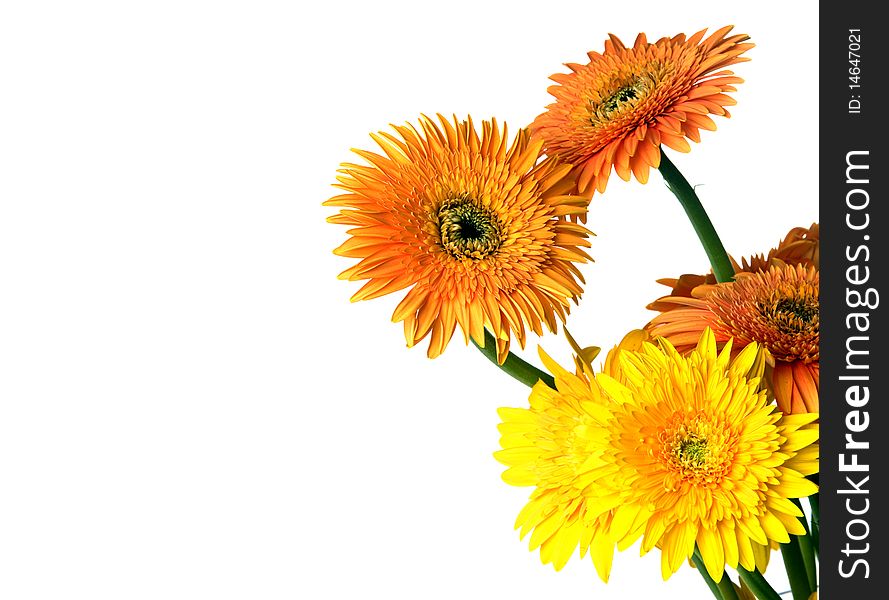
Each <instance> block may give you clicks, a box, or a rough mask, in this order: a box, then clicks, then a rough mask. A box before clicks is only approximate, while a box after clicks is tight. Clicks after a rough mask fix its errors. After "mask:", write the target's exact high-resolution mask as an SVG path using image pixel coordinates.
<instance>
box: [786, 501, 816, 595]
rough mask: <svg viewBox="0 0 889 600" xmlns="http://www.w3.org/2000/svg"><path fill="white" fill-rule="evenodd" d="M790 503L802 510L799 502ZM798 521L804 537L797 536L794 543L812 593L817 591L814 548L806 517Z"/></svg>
mask: <svg viewBox="0 0 889 600" xmlns="http://www.w3.org/2000/svg"><path fill="white" fill-rule="evenodd" d="M791 502H793V503H794V504H796V507H797V508H798V509H800V511H802V510H803V505H802V503H800V501H799V500H797V499H795V498H792V499H791ZM799 520H800V522H801V523H802V524H803V527H804V528H805V530H806V535H800V536H797V537H796V539H795V541H796V543H797V545H798V546H799V550H800V554H801V555H802V557H803V566H804V567H805V569H806V579H807V581H808V582H809V591H810V592H814V591H815V590H816V589H818V567H817V566H816V563H815V547H814V545H813V543H812V536H811V535H810V533H809V525H808V523H806V517H805V516H803V517H800V518H799Z"/></svg>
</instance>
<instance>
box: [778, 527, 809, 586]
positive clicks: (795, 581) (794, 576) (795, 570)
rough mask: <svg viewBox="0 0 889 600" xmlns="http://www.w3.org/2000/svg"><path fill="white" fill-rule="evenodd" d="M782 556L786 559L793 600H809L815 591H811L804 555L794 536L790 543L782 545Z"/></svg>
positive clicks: (785, 566) (785, 563)
mask: <svg viewBox="0 0 889 600" xmlns="http://www.w3.org/2000/svg"><path fill="white" fill-rule="evenodd" d="M781 556H783V557H784V568H785V569H786V570H787V578H788V579H790V590H791V592H792V593H793V600H808V598H809V596H810V595H811V594H812V591H814V590H810V589H809V580H808V578H807V577H806V567H805V564H804V563H803V555H802V552H800V548H799V544H797V542H796V540H795V539H794V538H793V536H791V538H790V542H789V543H787V544H781Z"/></svg>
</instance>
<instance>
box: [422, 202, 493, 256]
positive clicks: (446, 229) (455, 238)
mask: <svg viewBox="0 0 889 600" xmlns="http://www.w3.org/2000/svg"><path fill="white" fill-rule="evenodd" d="M438 229H439V234H440V235H441V245H442V247H443V248H444V250H445V252H447V253H448V254H450V255H451V256H453V257H454V258H466V259H470V260H481V259H483V258H485V257H487V256H489V255H491V254H493V253H494V252H496V251H497V250H499V249H500V246H501V244H502V242H503V235H502V228H501V226H500V222H499V221H498V220H497V218H496V216H495V215H494V213H493V212H492V211H490V210H487V209H485V208H483V207H481V206H478V205H477V204H476V203H475V202H474V201H473V200H472V199H471V198H469V197H466V196H461V197H458V198H449V199H448V200H445V202H444V204H442V205H441V208H440V209H439V210H438Z"/></svg>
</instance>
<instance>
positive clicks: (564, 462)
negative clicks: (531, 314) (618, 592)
mask: <svg viewBox="0 0 889 600" xmlns="http://www.w3.org/2000/svg"><path fill="white" fill-rule="evenodd" d="M637 341H638V340H637ZM618 352H619V354H618V355H617V356H616V362H617V363H619V365H620V371H619V373H617V375H618V377H617V378H616V377H614V376H610V375H608V374H606V373H599V374H597V375H596V376H595V377H594V378H589V377H586V376H584V375H576V374H573V373H570V372H568V371H567V370H565V369H563V368H562V367H560V366H559V365H557V364H556V363H555V362H554V361H553V360H552V359H550V358H549V357H548V356H547V355H546V354H545V353H543V352H542V351H541V357H542V359H543V360H544V363H545V364H546V366H547V368H548V369H550V371H552V373H553V375H554V376H555V380H556V388H557V389H555V390H553V389H551V388H549V387H547V386H545V385H543V384H538V385H536V386H535V387H534V388H533V390H532V392H531V397H530V408H528V409H520V408H503V409H500V416H501V418H502V421H503V422H502V424H501V425H500V431H501V434H502V437H501V447H502V448H503V449H502V450H501V451H499V452H497V453H496V455H495V456H496V457H497V459H498V460H499V461H500V462H502V463H503V464H505V465H507V466H508V467H509V468H508V469H507V470H506V471H505V472H504V473H503V479H504V480H505V481H506V482H507V483H510V484H512V485H521V486H534V488H535V489H534V491H533V492H532V494H531V498H530V501H529V502H528V504H527V505H526V506H525V508H524V509H523V510H522V511H521V513H520V514H519V516H518V518H517V520H516V527H517V528H521V533H522V536H524V535H525V534H526V533H528V532H529V531H532V530H533V533H532V534H531V539H530V547H531V549H532V550H534V549H536V548H540V556H541V559H542V561H543V562H544V563H550V562H551V563H553V564H554V566H555V567H556V569H560V568H561V567H562V566H563V565H564V564H565V563H566V562H567V560H568V559H569V558H570V557H571V555H572V554H573V553H574V550H575V549H577V548H578V547H579V548H580V555H581V557H583V556H584V555H585V554H586V553H587V552H590V554H591V556H592V559H593V562H594V564H595V566H596V570H597V571H598V573H599V575H600V577H602V579H604V580H606V581H607V579H608V576H609V573H610V569H611V561H612V557H613V553H614V548H615V546H617V548H618V549H619V550H624V549H626V548H627V547H629V546H631V545H632V544H633V543H635V542H636V541H638V540H639V539H640V538H641V540H642V544H641V546H642V552H643V553H646V552H648V551H650V550H651V549H652V548H655V547H658V548H660V549H661V572H662V575H663V577H664V579H667V578H668V577H669V576H670V575H671V574H672V573H674V572H676V570H678V569H679V567H680V566H681V565H682V563H683V562H685V561H687V559H688V558H689V557H690V556H691V555H692V553H693V551H694V548H695V546H696V545H697V547H698V548H699V550H700V552H701V556H702V558H703V560H704V564H705V566H706V568H707V571H708V572H709V573H710V576H711V577H713V578H714V579H715V580H717V581H719V580H721V578H722V574H723V570H724V568H725V566H726V565H728V566H730V567H734V568H737V567H738V565H741V566H742V567H744V568H745V569H749V570H752V569H754V568H756V567H757V563H758V562H759V561H761V560H762V558H761V556H758V555H764V557H767V555H768V545H769V544H771V543H773V542H787V541H789V535H790V534H794V535H802V534H804V533H805V529H804V528H803V525H802V523H801V522H800V521H799V519H798V517H801V516H802V512H801V511H800V510H799V509H798V508H797V507H796V506H795V505H794V503H792V502H791V501H790V499H791V498H800V497H804V496H808V495H810V494H813V493H815V492H816V491H817V486H816V485H815V484H813V483H812V482H810V481H809V480H807V479H806V477H805V476H806V475H810V474H813V473H815V472H817V470H818V460H817V459H818V443H817V440H818V429H817V424H816V423H815V422H814V421H815V420H816V419H817V417H818V415H816V414H804V415H788V414H783V413H781V412H780V411H778V410H777V408H776V407H775V405H774V404H772V403H770V402H769V398H768V396H767V392H766V391H764V390H763V389H762V388H761V386H760V377H761V376H762V373H763V368H764V363H765V356H764V354H765V353H764V352H763V351H762V350H761V349H760V348H759V347H758V345H757V344H755V343H751V344H748V345H747V346H746V347H745V348H744V350H743V351H741V352H740V353H737V354H736V355H735V356H734V358H732V353H731V342H729V343H727V344H726V345H725V347H724V348H723V350H722V352H719V353H717V348H716V339H715V337H714V335H713V333H712V332H711V331H710V330H709V329H707V330H705V331H704V333H703V334H702V335H701V336H700V340H699V342H698V345H697V347H696V348H695V349H694V350H693V351H692V352H690V353H689V354H688V355H685V356H683V355H681V354H680V353H679V352H677V351H676V350H675V349H674V348H673V347H672V346H671V345H670V344H669V342H667V341H666V340H659V345H654V344H652V343H649V342H643V343H642V344H641V348H640V349H639V350H631V349H629V348H619V349H618ZM764 557H763V558H764Z"/></svg>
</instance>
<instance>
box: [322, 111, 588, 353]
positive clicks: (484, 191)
mask: <svg viewBox="0 0 889 600" xmlns="http://www.w3.org/2000/svg"><path fill="white" fill-rule="evenodd" d="M439 120H440V122H441V125H440V126H439V125H438V124H436V123H435V122H433V121H432V120H431V119H429V118H426V117H424V118H423V119H421V120H420V123H419V128H416V127H414V126H412V125H408V126H406V127H405V126H393V127H394V129H395V132H396V133H397V135H393V134H391V133H386V132H381V133H380V134H379V135H371V137H372V138H373V139H374V140H375V141H376V142H377V143H378V144H379V145H380V147H381V148H382V150H383V153H384V155H380V154H375V153H372V152H366V151H363V150H355V152H356V153H357V154H358V155H359V156H361V157H362V158H364V159H365V160H367V161H368V162H369V163H370V164H369V165H356V164H351V163H345V164H343V168H342V169H341V170H340V173H341V175H340V176H339V177H338V179H339V184H338V185H337V187H340V188H342V189H343V190H345V192H346V193H345V194H341V195H339V196H335V197H333V198H331V199H330V200H328V201H327V202H325V203H324V204H325V206H337V207H342V209H341V210H340V212H339V213H338V214H336V215H334V216H332V217H330V218H329V219H328V221H330V222H331V223H339V224H343V225H350V226H352V229H350V230H349V232H348V233H349V234H350V237H349V239H348V240H346V242H345V243H343V244H342V245H341V246H340V247H339V248H337V249H336V250H335V251H334V252H335V253H336V254H338V255H340V256H347V257H351V258H358V259H361V260H360V262H359V263H358V264H356V265H355V266H353V267H351V268H350V269H347V270H346V271H344V272H343V273H342V274H340V278H341V279H348V280H350V281H356V280H367V283H365V284H364V286H363V287H362V288H361V289H360V290H358V292H357V293H356V294H355V295H354V296H353V297H352V301H353V302H354V301H358V300H367V299H369V298H376V297H379V296H383V295H385V294H389V293H391V292H396V291H398V290H402V289H405V288H410V290H409V291H408V292H407V294H406V295H405V296H404V298H403V299H402V300H401V302H400V303H399V304H398V306H397V307H396V309H395V312H394V314H393V315H392V320H393V321H395V322H398V321H403V322H404V333H405V338H406V339H407V344H408V346H413V345H414V344H416V343H417V342H419V341H420V340H422V339H423V338H425V337H426V336H431V341H430V343H429V350H428V355H429V357H430V358H434V357H436V356H438V355H439V354H441V353H442V351H444V349H445V347H446V346H447V344H448V342H449V341H450V339H451V337H452V336H453V334H454V331H455V328H456V325H458V324H459V325H460V329H461V330H462V331H463V334H464V338H465V341H466V342H467V343H468V342H469V338H470V337H472V339H473V340H475V341H476V343H478V344H479V345H483V344H484V329H485V328H486V327H487V328H489V329H490V330H491V331H492V332H493V335H494V337H495V339H496V340H497V354H498V358H499V359H500V361H501V362H502V361H503V360H504V359H505V358H506V355H507V353H508V350H509V342H510V338H511V337H512V335H513V334H514V335H515V337H516V339H518V341H519V344H521V345H522V346H523V347H524V344H525V325H526V324H527V326H528V327H530V329H531V330H533V331H534V332H535V333H537V334H542V328H541V323H544V324H545V325H546V326H547V328H548V329H549V330H551V331H555V329H556V326H557V321H556V319H557V318H558V319H561V320H563V321H564V319H565V316H566V315H567V313H568V311H569V307H570V304H569V300H574V301H575V302H576V301H577V299H578V298H579V296H580V294H581V292H582V288H581V286H580V282H583V277H582V276H581V274H580V272H579V270H578V268H577V266H576V265H575V264H574V263H579V262H584V261H586V260H588V259H589V256H588V255H587V254H586V252H584V250H583V249H582V247H589V245H590V244H589V241H588V239H587V237H588V235H590V232H589V231H588V230H587V229H586V228H585V227H583V226H581V225H578V224H576V223H572V222H571V221H569V220H567V219H566V218H565V217H566V216H579V215H581V214H583V213H584V212H585V210H586V209H585V206H584V205H585V202H584V201H583V200H582V199H579V198H578V197H576V196H569V195H565V194H566V192H567V191H568V190H569V189H570V188H572V187H573V180H572V179H571V177H570V175H569V172H570V170H571V167H570V166H568V165H564V164H560V163H559V162H557V161H556V160H554V159H546V160H543V161H540V160H539V159H540V157H541V145H542V142H540V141H537V142H531V141H530V140H529V134H528V132H527V131H526V130H522V131H520V132H519V133H518V135H517V136H516V138H515V140H514V141H513V142H512V143H511V144H510V143H508V140H507V130H506V127H505V126H504V127H503V129H502V131H501V129H500V127H498V125H497V122H496V121H494V120H492V121H490V122H484V123H483V127H482V135H481V136H479V134H478V132H477V131H476V129H475V127H474V126H473V124H472V120H471V119H470V120H468V121H462V122H460V121H457V120H456V118H455V119H454V122H453V123H451V122H449V121H448V120H447V119H445V118H444V117H442V116H440V115H439Z"/></svg>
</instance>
